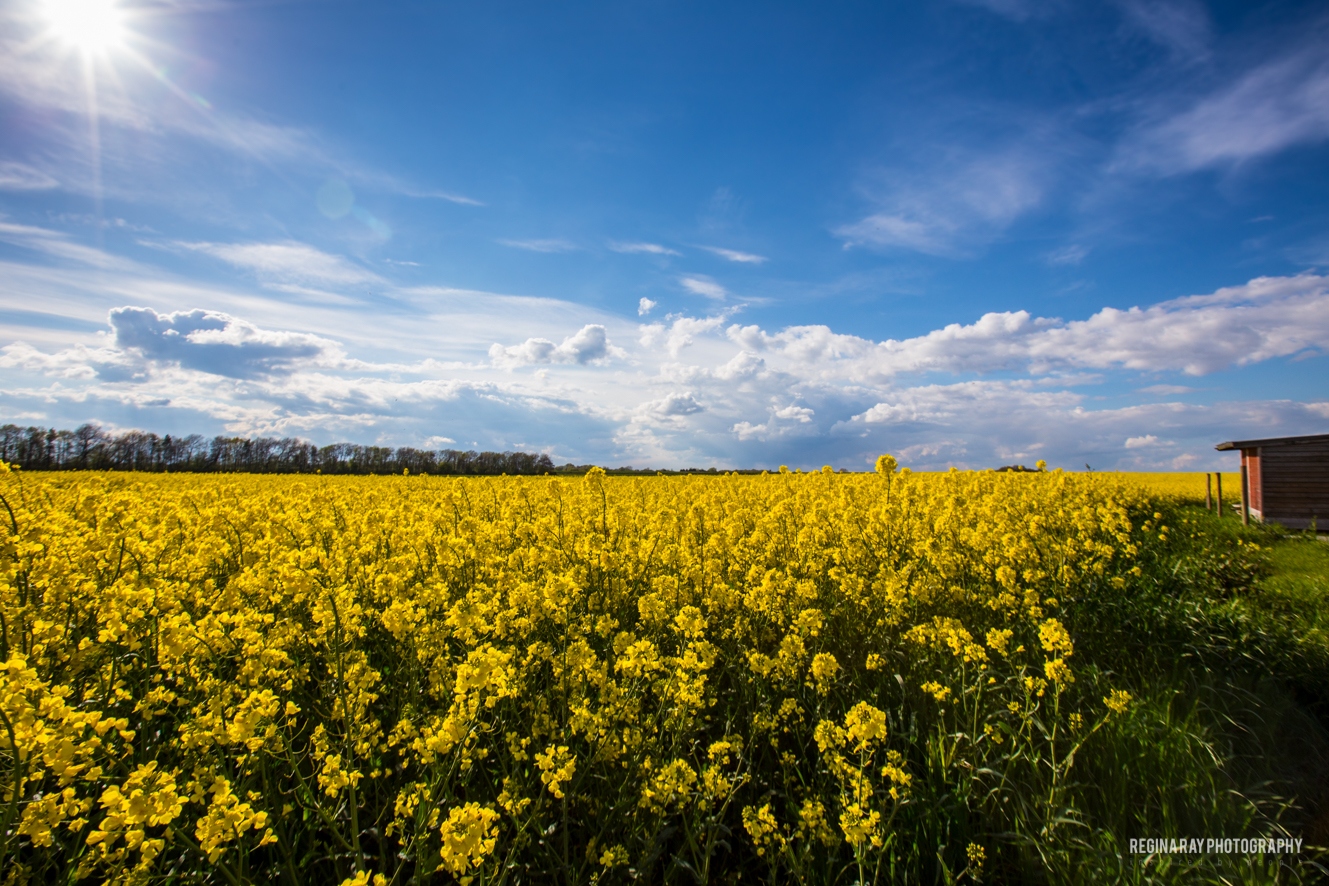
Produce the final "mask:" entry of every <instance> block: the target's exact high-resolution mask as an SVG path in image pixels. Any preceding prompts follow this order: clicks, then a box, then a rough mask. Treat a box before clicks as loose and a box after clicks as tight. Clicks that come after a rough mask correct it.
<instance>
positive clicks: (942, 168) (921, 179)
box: [835, 146, 1047, 257]
mask: <svg viewBox="0 0 1329 886" xmlns="http://www.w3.org/2000/svg"><path fill="white" fill-rule="evenodd" d="M1038 153H1039V152H1037V151H1036V150H1034V148H1033V147H1032V146H1027V148H1022V149H1020V150H1010V151H1008V152H1006V153H1003V154H993V155H977V154H968V155H966V156H958V157H951V158H948V160H947V162H944V163H939V164H936V165H934V166H929V167H928V168H927V169H926V170H925V172H924V174H922V175H918V174H915V175H912V176H907V177H906V176H892V177H891V178H890V179H889V180H888V181H889V183H888V184H886V185H885V186H884V187H882V188H880V189H879V191H880V192H879V193H878V194H877V195H876V196H875V197H874V202H877V203H878V204H879V206H880V208H879V209H878V210H877V211H876V212H873V213H872V214H871V215H868V216H867V217H866V218H864V219H862V220H861V221H858V222H854V223H852V224H846V225H841V226H840V227H838V228H836V229H835V234H836V235H837V236H839V237H842V238H843V239H844V241H845V245H846V246H869V247H877V248H883V247H890V248H900V249H909V250H913V251H915V252H922V253H925V254H928V255H937V256H946V257H961V256H964V255H965V254H967V253H968V252H969V251H970V250H972V249H973V248H974V247H976V246H979V245H982V244H983V243H986V242H987V241H989V240H991V239H992V238H993V237H994V236H996V235H997V234H999V233H1000V232H1001V231H1003V230H1005V228H1006V227H1007V226H1009V225H1010V224H1011V223H1012V222H1013V221H1015V219H1017V218H1018V217H1019V216H1021V215H1023V214H1024V213H1026V212H1028V211H1029V210H1031V209H1033V208H1034V207H1035V206H1037V205H1038V204H1039V202H1040V201H1041V200H1042V198H1043V191H1044V179H1045V177H1046V175H1047V170H1046V168H1045V166H1044V165H1043V164H1042V163H1041V161H1040V160H1039V159H1038ZM896 178H902V179H903V182H902V183H897V182H896V181H895V179H896Z"/></svg>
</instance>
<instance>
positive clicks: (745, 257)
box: [701, 246, 769, 265]
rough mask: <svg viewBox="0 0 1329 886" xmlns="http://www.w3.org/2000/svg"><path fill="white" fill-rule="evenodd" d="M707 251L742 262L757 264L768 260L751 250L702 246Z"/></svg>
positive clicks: (729, 259)
mask: <svg viewBox="0 0 1329 886" xmlns="http://www.w3.org/2000/svg"><path fill="white" fill-rule="evenodd" d="M701 248H702V249H705V250H706V251H707V252H712V253H715V254H716V255H718V256H720V258H723V259H725V260H726V261H732V262H740V263H742V264H749V265H759V264H762V263H763V262H766V261H769V259H768V258H766V256H764V255H753V254H752V253H751V252H739V251H738V250H736V249H721V248H720V247H719V246H703V247H701Z"/></svg>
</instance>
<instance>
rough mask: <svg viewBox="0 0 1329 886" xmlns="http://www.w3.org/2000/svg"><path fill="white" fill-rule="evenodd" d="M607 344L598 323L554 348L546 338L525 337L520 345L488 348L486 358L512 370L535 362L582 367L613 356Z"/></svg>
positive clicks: (605, 334) (584, 327)
mask: <svg viewBox="0 0 1329 886" xmlns="http://www.w3.org/2000/svg"><path fill="white" fill-rule="evenodd" d="M616 351H617V349H616V348H614V347H613V346H612V345H611V344H610V343H609V334H608V333H607V332H606V331H605V328H604V327H603V326H601V325H600V324H598V323H593V324H588V325H586V326H583V327H582V328H581V329H580V330H578V331H577V332H575V333H574V334H572V335H570V336H568V337H567V338H565V339H563V343H562V344H560V345H555V344H554V343H553V342H552V341H550V340H549V339H547V338H528V339H526V341H524V342H522V343H521V344H519V345H512V346H511V347H504V346H503V345H501V344H494V345H492V346H491V347H490V348H489V359H490V361H491V362H492V363H493V364H494V365H495V366H501V367H503V368H505V369H513V368H516V367H518V366H530V365H532V364H537V363H573V364H577V365H580V366H584V365H586V364H587V363H595V362H598V361H601V360H605V359H607V358H609V357H611V356H614V355H615V352H616Z"/></svg>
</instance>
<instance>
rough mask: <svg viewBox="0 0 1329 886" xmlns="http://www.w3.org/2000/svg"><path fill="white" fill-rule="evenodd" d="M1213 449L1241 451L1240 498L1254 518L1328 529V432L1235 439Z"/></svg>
mask: <svg viewBox="0 0 1329 886" xmlns="http://www.w3.org/2000/svg"><path fill="white" fill-rule="evenodd" d="M1214 448H1215V449H1217V450H1219V451H1220V452H1226V451H1230V450H1233V449H1240V450H1241V475H1242V480H1243V481H1244V482H1243V488H1242V490H1241V493H1242V500H1243V501H1244V502H1245V504H1246V506H1247V507H1248V508H1249V509H1250V515H1251V516H1252V517H1253V518H1255V519H1256V520H1260V521H1264V520H1269V521H1272V522H1276V523H1281V524H1283V525H1284V526H1286V527H1287V528H1288V529H1309V528H1310V527H1311V525H1312V522H1313V523H1314V525H1315V527H1316V529H1317V530H1319V531H1320V532H1325V531H1326V530H1329V434H1315V435H1313V436H1309V437H1270V438H1268V439H1265V440H1233V441H1232V442H1230V443H1219V444H1218V445H1217V446H1215V447H1214Z"/></svg>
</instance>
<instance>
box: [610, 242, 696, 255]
mask: <svg viewBox="0 0 1329 886" xmlns="http://www.w3.org/2000/svg"><path fill="white" fill-rule="evenodd" d="M609 248H610V249H612V250H613V251H614V252H623V253H627V254H629V255H632V254H636V253H645V254H647V255H682V254H683V253H681V252H679V251H677V250H675V249H670V248H669V247H667V246H661V245H660V244H659V243H618V242H612V241H611V242H610V244H609Z"/></svg>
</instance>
